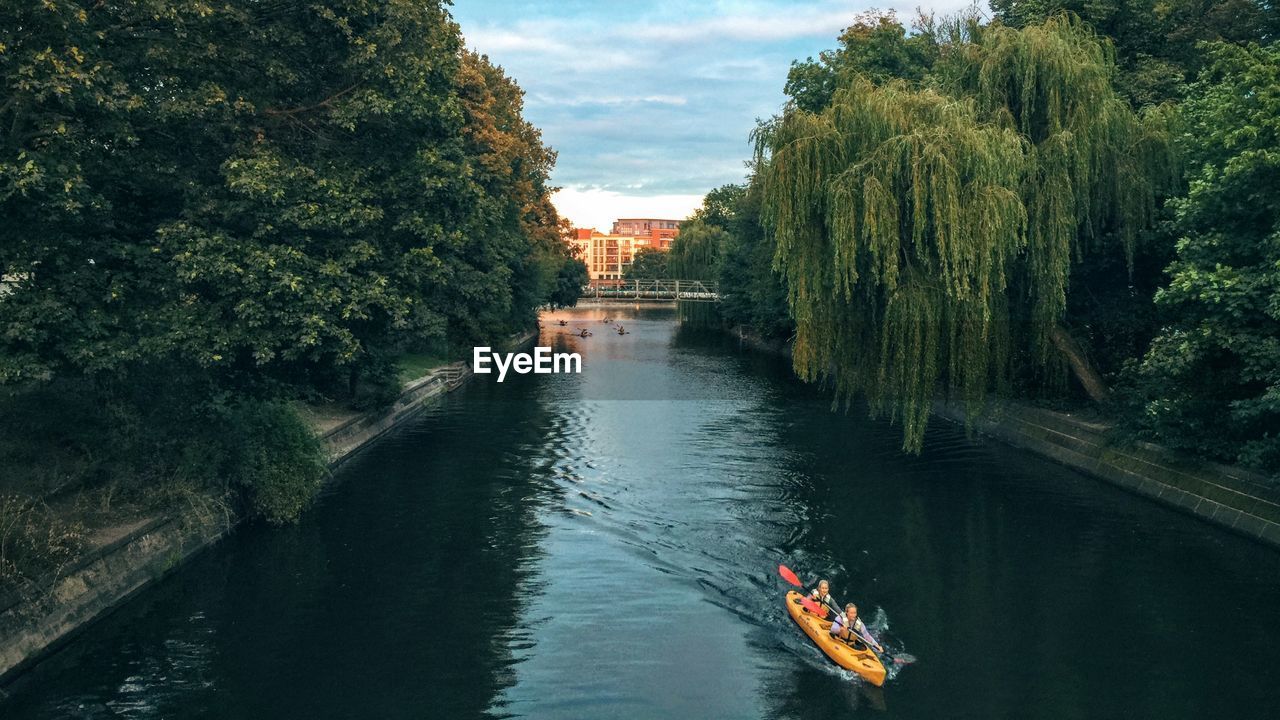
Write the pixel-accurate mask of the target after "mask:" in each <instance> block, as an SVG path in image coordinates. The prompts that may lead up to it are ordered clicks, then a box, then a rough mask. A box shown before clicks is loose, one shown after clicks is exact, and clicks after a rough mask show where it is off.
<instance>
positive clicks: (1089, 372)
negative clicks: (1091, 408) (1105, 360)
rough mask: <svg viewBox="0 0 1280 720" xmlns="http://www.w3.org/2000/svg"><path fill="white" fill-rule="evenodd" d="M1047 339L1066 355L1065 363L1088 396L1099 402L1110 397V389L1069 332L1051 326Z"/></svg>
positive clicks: (1060, 327)
mask: <svg viewBox="0 0 1280 720" xmlns="http://www.w3.org/2000/svg"><path fill="white" fill-rule="evenodd" d="M1049 340H1051V341H1052V342H1053V345H1054V347H1056V348H1058V350H1059V351H1061V352H1062V354H1063V355H1065V356H1066V358H1067V363H1068V364H1070V365H1071V371H1072V372H1073V373H1075V376H1076V379H1077V380H1079V381H1080V385H1081V386H1082V387H1084V391H1085V392H1086V393H1088V395H1089V398H1090V399H1091V400H1093V401H1094V402H1096V403H1099V404H1102V403H1105V402H1106V401H1107V399H1108V398H1110V397H1111V391H1110V390H1108V389H1107V384H1106V383H1105V382H1103V380H1102V376H1101V375H1099V374H1098V371H1097V370H1094V369H1093V364H1092V363H1090V362H1089V358H1088V357H1087V356H1086V355H1085V354H1084V350H1082V349H1081V348H1080V343H1078V342H1076V339H1075V338H1073V337H1071V333H1069V332H1067V329H1066V328H1064V327H1062V326H1061V325H1055V326H1054V327H1053V330H1051V331H1050V332H1049Z"/></svg>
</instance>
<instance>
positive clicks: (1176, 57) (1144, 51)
mask: <svg viewBox="0 0 1280 720" xmlns="http://www.w3.org/2000/svg"><path fill="white" fill-rule="evenodd" d="M991 7H992V9H993V10H994V11H995V16H996V18H998V19H999V20H1000V22H1002V23H1004V24H1006V25H1010V26H1013V27H1024V26H1026V25H1029V24H1035V23H1041V22H1044V21H1045V20H1046V19H1048V18H1050V17H1052V16H1053V15H1055V14H1057V13H1061V12H1064V11H1065V12H1070V13H1073V14H1075V15H1077V16H1078V17H1080V18H1081V19H1082V20H1084V21H1085V22H1086V23H1088V24H1089V25H1091V26H1092V27H1093V28H1094V30H1096V31H1097V32H1098V33H1099V34H1102V35H1105V36H1107V37H1109V38H1111V40H1112V41H1113V42H1114V44H1115V50H1116V65H1117V72H1118V81H1117V83H1116V87H1117V89H1118V90H1119V91H1120V92H1121V94H1123V95H1124V96H1125V97H1127V98H1128V99H1129V100H1130V101H1131V102H1132V103H1133V104H1134V106H1135V107H1141V106H1143V105H1153V104H1159V103H1162V102H1166V101H1169V100H1177V99H1180V98H1181V97H1183V95H1184V93H1185V92H1186V82H1187V80H1188V79H1189V78H1193V77H1195V75H1196V73H1197V72H1198V71H1199V69H1200V67H1201V66H1202V64H1203V62H1204V59H1203V55H1202V53H1201V51H1200V50H1198V49H1197V45H1196V44H1197V43H1198V42H1201V41H1210V40H1213V41H1216V40H1221V41H1226V42H1248V41H1267V40H1270V39H1274V38H1275V37H1276V36H1277V33H1280V6H1277V5H1276V4H1275V3H1271V2H1258V1H1257V0H1161V1H1159V2H1157V0H992V2H991Z"/></svg>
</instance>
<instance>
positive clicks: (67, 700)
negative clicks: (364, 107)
mask: <svg viewBox="0 0 1280 720" xmlns="http://www.w3.org/2000/svg"><path fill="white" fill-rule="evenodd" d="M608 313H609V314H610V315H612V316H613V318H614V319H615V320H619V321H621V322H623V323H624V324H625V325H626V327H627V329H628V330H629V331H631V334H630V335H617V334H616V333H611V332H608V326H606V325H604V324H603V323H601V322H600V320H601V318H603V317H604V314H605V310H603V309H582V310H577V311H563V312H560V313H557V314H556V316H558V317H564V318H566V319H571V321H572V322H571V323H570V324H569V326H567V327H565V328H560V327H559V326H558V325H556V324H555V323H553V322H546V323H545V324H546V326H547V328H546V330H544V336H543V344H549V345H553V346H555V347H557V348H558V349H560V350H573V351H576V352H580V353H581V354H582V355H583V357H584V372H583V374H582V375H563V376H547V375H538V376H532V375H530V376H514V375H509V376H508V378H507V380H506V381H505V382H504V383H501V384H498V383H496V382H495V381H494V377H495V376H489V377H487V378H479V379H477V380H476V381H475V382H473V383H472V384H471V385H469V386H468V387H467V388H466V389H464V390H462V391H460V392H458V393H455V394H454V395H452V396H450V397H449V398H447V399H446V400H445V401H444V403H443V404H442V405H440V406H439V407H436V408H433V409H432V410H430V411H428V412H426V413H424V414H423V416H422V417H421V418H420V419H419V420H417V421H416V422H414V423H412V424H411V425H410V426H408V427H406V428H405V429H404V430H403V431H400V432H397V433H395V434H394V435H393V436H391V437H390V438H388V439H387V440H385V441H383V442H381V443H379V444H378V445H377V446H375V447H374V448H372V449H370V450H369V451H368V452H365V453H364V454H362V455H360V456H358V457H357V458H355V459H353V460H352V461H350V462H349V463H347V464H346V465H344V467H343V468H342V469H341V471H340V472H339V475H340V478H341V480H342V482H341V483H340V484H338V485H337V486H336V487H335V488H334V489H333V490H332V491H331V492H330V493H329V494H328V495H327V496H326V497H325V498H324V499H323V501H322V502H321V503H320V505H319V506H318V507H317V508H316V509H315V510H314V511H313V512H311V513H310V514H309V515H308V516H307V517H306V518H305V519H304V521H303V522H302V523H301V524H299V525H298V526H296V527H291V528H286V529H283V530H269V529H264V528H258V529H250V530H247V531H244V532H241V533H238V534H237V535H235V536H234V537H233V538H231V539H229V540H228V541H226V542H225V543H224V544H223V545H221V546H220V547H218V548H216V549H215V550H213V551H211V552H209V553H207V554H206V555H204V556H202V557H201V558H199V559H198V560H196V561H195V562H193V563H192V564H190V565H189V566H188V567H186V568H184V569H183V570H182V571H180V572H179V573H178V574H176V575H175V576H174V577H173V578H171V579H170V580H168V581H166V582H164V583H162V584H161V585H160V586H158V587H156V588H154V589H152V590H150V591H148V592H147V593H145V594H144V595H143V596H142V597H140V598H139V599H138V600H137V601H135V602H134V603H132V604H130V605H129V606H128V607H126V608H125V609H124V610H122V611H121V612H119V613H117V614H116V615H114V616H113V617H111V618H109V619H108V620H107V621H105V622H103V623H101V624H99V625H98V626H96V627H94V628H92V629H91V630H90V631H88V632H87V633H85V635H84V636H83V637H81V638H80V639H79V640H78V641H76V642H75V643H73V644H72V646H71V647H70V648H69V649H68V650H67V651H64V652H63V653H60V654H59V655H57V656H55V657H54V658H53V659H51V660H50V661H49V662H47V663H45V664H44V665H43V666H42V667H41V668H39V669H38V671H37V672H35V673H33V674H32V675H31V676H30V677H29V679H28V682H27V683H26V686H25V687H24V688H22V689H21V691H20V692H19V693H18V695H17V697H16V698H14V699H13V700H11V701H9V702H8V703H6V704H4V705H0V714H2V715H3V717H4V718H5V719H6V720H8V719H9V718H64V717H73V718H106V717H112V718H119V717H127V718H161V717H163V718H434V717H451V718H452V717H458V718H461V717H479V716H493V717H533V718H548V717H549V718H592V717H627V718H645V717H653V718H658V717H662V718H668V717H695V718H700V717H731V718H736V717H742V718H748V717H750V718H754V717H793V718H801V717H806V718H808V717H849V716H876V717H946V718H952V717H1040V718H1078V717H1109V716H1115V715H1118V714H1121V713H1126V714H1131V715H1134V716H1137V717H1161V718H1181V717H1187V718H1190V717H1223V716H1229V717H1264V716H1266V715H1268V714H1269V713H1268V712H1267V709H1269V708H1274V707H1276V705H1277V701H1280V688H1277V686H1276V684H1275V683H1273V682H1269V681H1268V678H1267V675H1268V674H1269V672H1270V670H1271V669H1272V668H1274V667H1276V665H1277V660H1280V649H1278V648H1277V647H1275V646H1274V645H1273V643H1272V642H1271V639H1272V638H1274V637H1276V635H1277V630H1280V616H1278V614H1277V613H1276V612H1275V607H1276V601H1277V599H1280V572H1277V571H1280V556H1278V555H1277V554H1275V553H1274V552H1271V551H1269V550H1266V549H1263V548H1261V547H1257V546H1255V545H1252V544H1249V543H1248V542H1246V541H1244V540H1241V539H1238V538H1236V537H1234V536H1231V535H1227V534H1224V533H1221V532H1219V531H1217V530H1215V529H1213V528H1210V527H1208V526H1205V525H1203V524H1201V523H1199V522H1196V521H1194V520H1191V519H1189V518H1185V517H1183V516H1181V515H1177V514H1175V513H1173V512H1171V511H1167V510H1165V509H1163V508H1160V507H1156V506H1153V505H1151V504H1149V503H1147V502H1145V501H1142V500H1139V499H1136V498H1133V497H1130V496H1128V495H1126V494H1123V493H1121V492H1119V491H1116V490H1114V489H1112V488H1109V487H1107V486H1104V485H1101V484H1099V483H1097V482H1094V481H1091V480H1088V479H1085V478H1081V477H1079V476H1076V475H1074V474H1072V473H1070V472H1068V471H1066V470H1063V469H1060V468H1058V467H1056V466H1053V465H1051V464H1048V463H1045V462H1042V461H1039V460H1036V459H1033V458H1030V457H1027V456H1025V455H1022V454H1020V453H1017V452H1014V451H1011V450H1007V449H1002V448H999V447H993V446H985V445H981V444H977V443H974V442H971V441H969V440H967V439H966V438H965V437H964V435H963V433H962V432H960V431H959V430H957V429H955V428H952V427H947V426H941V425H935V427H934V428H933V430H932V431H931V433H930V435H929V438H928V441H927V444H926V448H925V451H924V453H923V454H922V455H921V456H919V457H913V456H904V455H902V454H901V453H900V452H899V451H898V445H899V443H900V436H899V434H898V432H897V430H896V429H895V428H892V427H889V426H887V425H885V424H883V423H879V422H872V421H868V420H866V419H864V418H862V417H859V416H856V415H853V416H845V415H841V414H833V413H831V412H830V403H829V400H828V399H827V398H826V397H824V396H823V395H822V394H821V393H819V392H817V391H815V390H814V389H812V388H808V387H805V386H803V385H800V384H799V383H797V382H795V381H794V380H793V379H792V378H791V377H790V374H789V372H788V370H787V368H786V366H785V364H784V363H783V362H780V361H778V360H777V359H774V358H769V357H764V356H760V355H756V354H752V353H747V352H741V351H739V350H738V348H737V347H736V345H735V343H733V342H732V341H731V340H728V339H726V338H724V337H722V336H719V335H715V334H710V333H705V332H701V331H697V330H692V329H689V328H683V329H681V328H679V327H678V326H677V325H676V324H675V322H674V314H673V313H672V311H670V310H662V309H648V310H637V309H617V308H614V309H610V310H608ZM579 326H581V327H587V328H589V329H592V330H593V331H594V332H595V334H594V335H593V336H592V337H589V338H580V337H572V336H570V334H569V333H570V332H573V331H575V330H576V329H577V327H579ZM779 562H785V563H786V564H788V565H789V566H791V567H792V568H794V569H795V570H797V571H798V572H799V573H800V574H801V576H802V577H805V578H809V579H816V578H817V577H819V576H821V577H829V578H831V580H832V582H833V589H834V591H835V595H836V596H837V598H839V599H840V600H842V601H843V600H855V601H857V602H858V603H859V605H860V606H861V607H862V608H863V613H864V615H866V616H867V617H869V618H871V619H872V620H873V623H872V624H873V625H874V626H875V627H877V628H878V629H879V630H880V631H882V632H883V633H884V634H885V636H886V637H887V638H889V639H890V640H891V642H892V643H893V644H894V645H895V646H896V647H898V648H905V649H906V650H907V651H909V652H910V653H911V654H913V655H915V656H916V657H918V658H919V661H918V662H917V663H915V664H914V665H911V666H910V667H908V668H906V669H904V670H902V671H900V672H898V673H897V677H896V678H894V679H892V680H890V682H889V683H888V684H887V685H886V686H885V688H883V689H882V690H878V689H875V688H869V687H867V686H865V685H862V684H861V683H859V682H857V681H855V680H854V679H853V677H852V676H851V675H850V674H849V673H847V672H845V671H842V670H840V669H839V668H837V667H835V666H834V665H832V664H831V663H829V662H828V661H827V660H826V659H825V658H824V657H823V656H822V654H821V653H820V652H819V651H818V650H817V648H816V647H814V646H813V645H812V643H810V642H809V641H808V640H807V638H805V637H804V635H803V634H802V633H801V632H800V631H799V630H798V629H797V628H795V627H794V625H793V624H792V623H791V622H790V620H789V619H788V617H787V615H786V612H785V610H784V608H783V606H782V593H783V591H784V589H785V587H786V586H785V584H784V583H783V582H782V580H781V579H779V578H778V577H777V576H776V573H775V570H776V568H777V565H778V563H779Z"/></svg>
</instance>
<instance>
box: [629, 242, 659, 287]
mask: <svg viewBox="0 0 1280 720" xmlns="http://www.w3.org/2000/svg"><path fill="white" fill-rule="evenodd" d="M669 258H670V254H669V253H668V252H667V251H666V250H659V249H658V248H650V247H643V248H640V249H639V250H637V251H636V254H635V255H633V256H632V258H631V264H630V265H628V266H627V273H626V279H627V280H653V279H659V280H661V279H664V278H666V277H667V260H668V259H669Z"/></svg>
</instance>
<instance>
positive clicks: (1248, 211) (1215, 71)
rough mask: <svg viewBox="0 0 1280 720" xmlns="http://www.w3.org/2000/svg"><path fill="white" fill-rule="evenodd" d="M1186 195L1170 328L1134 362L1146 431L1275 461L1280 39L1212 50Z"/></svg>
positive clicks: (1196, 107)
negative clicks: (1266, 42)
mask: <svg viewBox="0 0 1280 720" xmlns="http://www.w3.org/2000/svg"><path fill="white" fill-rule="evenodd" d="M1183 113H1184V117H1185V121H1186V126H1187V128H1186V133H1185V135H1183V139H1182V143H1183V146H1184V150H1185V154H1186V155H1187V157H1188V178H1189V181H1190V187H1189V192H1188V194H1187V196H1186V197H1185V198H1182V199H1179V200H1178V201H1177V202H1176V204H1175V207H1176V216H1177V218H1176V219H1177V228H1178V230H1179V231H1181V232H1182V233H1183V235H1182V237H1181V239H1180V240H1179V241H1178V244H1177V257H1176V259H1175V260H1174V262H1173V263H1172V264H1171V265H1170V267H1169V275H1170V282H1169V284H1168V286H1167V287H1165V288H1163V289H1162V290H1160V292H1159V293H1158V294H1157V296H1156V302H1157V305H1158V306H1159V307H1160V309H1161V310H1162V311H1163V312H1162V314H1163V317H1164V318H1165V319H1166V320H1167V325H1166V326H1165V328H1164V329H1163V330H1162V332H1161V333H1160V335H1159V336H1158V337H1157V338H1156V339H1155V341H1154V342H1153V343H1152V345H1151V348H1150V350H1149V351H1148V352H1147V353H1146V355H1145V357H1143V358H1142V360H1141V363H1140V364H1135V366H1134V367H1133V368H1132V369H1131V370H1132V373H1131V379H1132V381H1133V383H1134V385H1135V394H1134V401H1135V404H1136V407H1135V408H1134V410H1135V412H1134V414H1133V417H1134V418H1135V420H1136V423H1137V426H1138V428H1139V429H1140V431H1141V432H1142V433H1143V434H1144V435H1146V436H1147V437H1151V438H1153V439H1157V440H1161V441H1163V442H1166V443H1169V444H1172V445H1174V446H1176V447H1180V448H1187V449H1193V450H1197V451H1199V452H1203V453H1207V454H1209V455H1210V456H1212V457H1215V458H1218V459H1221V460H1227V461H1231V462H1240V463H1243V464H1246V465H1251V466H1254V467H1259V468H1263V469H1267V470H1271V471H1275V470H1278V469H1280V198H1277V196H1276V193H1275V188H1276V187H1280V47H1278V46H1276V45H1275V44H1272V45H1270V46H1267V47H1262V46H1259V45H1256V44H1251V45H1245V46H1240V45H1231V44H1226V43H1217V44H1214V45H1212V46H1210V48H1209V51H1208V62H1207V63H1206V66H1205V68H1204V70H1203V71H1202V73H1201V74H1200V76H1199V78H1198V80H1197V81H1196V83H1195V84H1194V85H1193V86H1192V87H1191V91H1190V92H1189V94H1188V99H1187V102H1186V104H1185V105H1184V106H1183Z"/></svg>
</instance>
